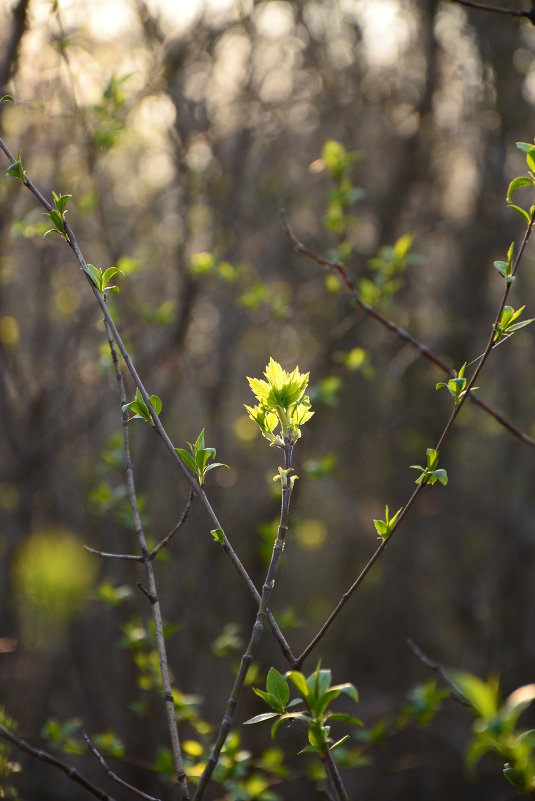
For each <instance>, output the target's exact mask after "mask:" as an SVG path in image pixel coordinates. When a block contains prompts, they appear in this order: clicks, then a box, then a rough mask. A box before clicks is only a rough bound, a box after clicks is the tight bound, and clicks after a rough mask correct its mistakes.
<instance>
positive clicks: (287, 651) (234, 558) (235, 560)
mask: <svg viewBox="0 0 535 801" xmlns="http://www.w3.org/2000/svg"><path fill="white" fill-rule="evenodd" d="M0 150H2V151H3V153H4V154H5V155H6V157H7V158H8V160H9V161H10V162H11V163H12V164H14V163H15V162H16V159H15V156H14V155H13V153H11V151H10V150H9V148H8V147H7V145H6V144H5V142H4V141H3V139H2V138H0ZM22 182H23V183H24V185H25V186H26V187H27V189H29V190H30V192H31V193H32V194H33V195H34V196H35V197H36V198H37V200H38V201H39V203H41V205H42V206H43V207H44V208H45V209H46V210H47V211H52V210H53V206H52V205H51V204H50V203H49V202H48V200H46V198H45V197H44V196H43V195H42V194H41V192H40V191H39V189H38V188H37V187H36V186H35V184H34V183H33V181H31V180H30V179H29V178H28V176H27V175H26V174H24V177H23V178H22ZM65 231H66V234H67V237H68V239H67V244H68V245H69V247H70V248H71V250H72V251H73V253H74V255H75V257H76V260H77V262H78V264H79V265H80V267H81V269H82V270H83V271H84V273H85V275H86V279H87V282H88V284H89V286H90V288H91V291H92V292H93V295H94V297H95V300H96V302H97V303H98V305H99V307H100V309H101V312H102V314H103V316H104V320H105V322H106V325H107V326H109V329H110V331H111V333H112V335H113V339H114V340H115V343H116V345H117V348H118V349H119V352H120V353H121V356H122V357H123V359H124V362H125V365H126V367H127V370H128V372H129V373H130V375H131V377H132V379H133V380H134V383H135V385H136V387H138V389H139V391H140V393H141V396H142V398H143V400H144V401H145V403H146V404H147V408H148V409H149V410H150V414H151V417H152V420H153V423H154V431H155V432H156V433H157V434H158V435H159V437H160V438H161V440H162V441H163V443H164V445H165V447H166V449H167V451H168V452H169V454H170V456H171V458H172V459H173V461H174V462H175V464H176V465H177V466H178V468H179V470H180V471H181V472H182V474H183V476H184V477H185V478H186V480H187V481H188V483H189V485H190V487H191V488H192V489H193V490H194V491H195V493H196V494H197V495H198V496H199V499H200V501H201V504H202V505H203V507H204V509H205V511H206V513H207V515H208V517H209V518H210V520H211V522H212V526H213V528H214V529H220V530H221V531H223V536H222V543H221V546H222V548H223V551H224V552H225V553H226V555H227V556H228V557H229V559H230V560H231V562H232V564H233V565H234V567H235V569H236V571H237V572H238V574H239V576H240V577H241V579H242V581H243V582H244V583H245V585H246V587H247V589H248V591H249V594H250V595H251V597H252V598H253V600H254V601H255V602H256V603H257V604H259V603H260V593H259V592H258V590H257V589H256V587H255V585H254V583H253V581H252V579H251V577H250V576H249V574H248V572H247V570H246V569H245V567H244V566H243V564H242V563H241V561H240V559H239V557H238V555H237V554H236V552H235V551H234V549H233V547H232V545H231V543H230V541H229V539H228V537H227V535H226V533H225V532H224V529H223V526H222V525H221V523H220V522H219V520H218V518H217V515H216V514H215V512H214V510H213V508H212V506H211V504H210V501H209V500H208V497H207V495H206V492H205V491H204V489H203V488H199V485H198V484H197V483H196V480H195V478H194V477H193V475H192V474H191V473H190V472H189V470H188V469H187V468H186V467H185V465H184V464H183V462H182V460H181V459H180V457H179V456H178V454H177V453H176V451H175V448H174V445H173V443H172V441H171V439H170V437H169V435H168V433H167V431H166V430H165V428H164V426H163V425H162V423H161V421H160V418H159V417H158V415H157V414H156V412H155V411H154V409H153V408H152V405H151V402H150V398H149V394H148V392H147V390H146V388H145V386H144V384H143V382H142V380H141V378H140V376H139V374H138V372H137V370H136V368H135V367H134V363H133V361H132V359H131V357H130V354H129V353H128V350H127V349H126V347H125V345H124V342H123V340H122V338H121V335H120V334H119V331H118V329H117V326H116V325H115V322H114V320H113V318H112V317H111V315H110V313H109V310H108V307H107V304H106V302H105V300H104V298H103V297H102V296H101V294H100V293H99V291H98V290H97V288H96V287H95V286H94V284H93V282H92V281H91V279H90V278H89V276H88V274H87V269H88V268H87V262H86V260H85V259H84V256H83V254H82V251H81V250H80V247H79V245H78V242H77V240H76V237H75V235H74V232H73V230H72V229H71V227H70V226H69V225H68V224H67V223H65ZM266 619H267V622H268V624H269V626H270V628H271V630H272V632H273V635H274V637H275V639H276V640H277V642H278V644H279V647H280V649H281V651H282V653H283V654H284V656H285V658H286V659H287V660H288V662H289V664H290V665H292V666H293V665H294V663H295V657H294V655H293V653H292V650H291V648H290V646H289V645H288V642H287V641H286V638H285V637H284V635H283V633H282V631H281V630H280V628H279V626H278V624H277V622H276V620H275V618H274V617H273V614H272V613H271V611H270V610H269V609H268V610H267V611H266Z"/></svg>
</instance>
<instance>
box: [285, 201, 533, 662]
mask: <svg viewBox="0 0 535 801" xmlns="http://www.w3.org/2000/svg"><path fill="white" fill-rule="evenodd" d="M534 224H535V207H533V211H532V213H531V216H530V218H529V222H528V225H527V227H526V230H525V232H524V237H523V239H522V243H521V245H520V248H519V251H518V254H517V256H516V258H515V260H514V264H513V266H512V270H511V275H513V276H515V275H516V273H517V270H518V267H519V265H520V262H521V260H522V257H523V255H524V253H525V250H526V246H527V244H528V241H529V238H530V236H531V233H532V231H533V226H534ZM298 244H300V243H298ZM305 251H306V249H305ZM307 255H308V252H307ZM312 258H314V259H315V260H317V258H316V257H315V256H314V254H312ZM321 261H322V262H324V263H327V264H329V262H326V260H325V259H322V260H321ZM336 264H339V263H336ZM337 269H338V267H337ZM340 270H341V274H342V275H344V276H345V272H344V270H343V266H341V265H340ZM340 270H339V271H340ZM346 280H347V281H348V285H349V286H351V290H352V293H354V294H355V296H356V299H357V300H358V301H359V299H358V295H356V293H355V292H354V289H353V285H352V284H351V283H350V282H349V279H346ZM511 286H512V283H511V282H509V283H507V284H506V285H505V289H504V292H503V296H502V300H501V303H500V305H499V307H498V311H497V313H496V317H495V318H494V322H493V324H492V330H491V333H490V337H489V340H488V342H487V347H486V348H485V350H484V352H483V354H482V355H481V358H480V360H479V362H478V365H477V367H476V369H475V370H474V372H473V374H472V377H471V378H470V380H469V381H468V383H467V385H466V389H465V390H464V393H463V395H462V397H461V399H460V401H459V402H458V403H457V404H456V405H455V406H454V408H453V411H452V413H451V415H450V417H449V419H448V422H447V423H446V425H445V427H444V430H443V431H442V434H441V436H440V438H439V440H438V442H437V444H436V445H435V451H436V452H437V453H438V452H439V451H440V450H441V448H442V446H443V445H444V442H445V440H446V438H447V436H448V435H449V433H450V431H451V429H452V428H453V424H454V422H455V420H456V419H457V416H458V415H459V412H460V411H461V409H462V408H463V406H464V404H465V403H466V399H467V398H471V397H472V395H471V390H472V388H473V387H474V385H475V382H476V379H477V377H478V375H479V374H480V372H481V370H482V369H483V366H484V365H485V364H486V362H487V359H488V357H489V356H490V353H491V351H492V349H493V347H494V344H495V334H496V331H497V330H498V324H499V322H500V318H501V315H502V311H503V309H504V306H505V304H506V302H507V298H508V296H509V292H510V291H511ZM359 302H360V303H361V301H359ZM363 305H364V304H363ZM425 486H426V483H425V482H424V481H422V482H421V483H419V484H418V486H417V487H416V489H415V490H414V491H413V493H412V495H411V496H410V498H409V500H408V501H407V503H406V504H405V506H404V507H403V508H402V512H401V513H400V515H399V517H398V519H397V521H396V524H395V525H394V527H393V528H392V530H391V531H390V533H389V536H388V537H387V538H386V539H384V540H383V541H382V542H381V544H380V545H379V547H378V548H377V550H376V551H375V553H374V554H373V556H372V557H371V558H370V559H369V561H368V563H367V564H366V566H365V567H364V569H363V570H362V571H361V572H360V574H359V575H358V577H357V578H356V580H355V581H354V582H353V584H352V585H351V587H350V588H349V589H348V590H347V592H345V593H344V594H343V595H342V597H341V598H340V600H339V601H338V603H337V604H336V606H335V608H334V609H333V611H332V612H331V614H330V615H329V617H328V618H327V620H326V621H325V623H324V624H323V626H322V627H321V628H320V629H319V631H318V633H317V634H316V636H315V637H314V638H313V639H312V640H311V641H310V643H309V644H308V645H307V647H306V648H305V649H304V651H303V652H302V654H301V655H300V656H299V657H298V659H297V664H298V665H299V666H301V665H302V663H303V661H304V660H305V659H306V657H307V656H308V655H309V654H310V652H311V651H312V650H313V649H314V648H315V647H316V645H317V644H318V643H319V641H320V640H321V639H322V637H323V636H324V634H325V633H326V632H327V630H328V629H329V628H330V626H331V625H332V623H333V622H334V620H335V619H336V618H337V617H338V615H339V613H340V612H341V610H342V608H343V607H344V606H345V604H346V603H347V602H348V600H349V599H350V598H351V596H352V595H353V593H354V592H355V590H356V589H357V588H358V587H359V586H360V584H361V583H362V581H363V580H364V578H365V577H366V576H367V574H368V573H369V571H370V570H371V568H372V567H373V565H374V564H375V562H376V561H377V559H378V558H379V557H380V556H381V554H382V553H383V551H384V550H385V549H386V547H387V545H388V543H389V542H390V540H391V539H392V537H393V536H394V534H395V533H396V531H397V530H398V528H399V526H400V525H401V523H402V522H403V520H404V519H405V517H406V516H407V514H408V512H409V511H410V509H411V508H412V506H413V505H414V503H415V502H416V499H417V498H418V496H419V495H420V493H421V492H422V490H423V488H424V487H425Z"/></svg>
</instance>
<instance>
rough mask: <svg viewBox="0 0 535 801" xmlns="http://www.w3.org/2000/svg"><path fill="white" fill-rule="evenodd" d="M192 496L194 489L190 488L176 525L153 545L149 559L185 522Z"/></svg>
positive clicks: (168, 541)
mask: <svg viewBox="0 0 535 801" xmlns="http://www.w3.org/2000/svg"><path fill="white" fill-rule="evenodd" d="M194 498H195V491H194V490H191V491H190V494H189V498H188V502H187V503H186V506H185V509H184V511H183V512H182V516H181V518H180V520H179V521H178V523H177V524H176V526H175V527H174V529H173V530H172V531H170V532H169V534H168V535H167V537H164V539H163V540H161V542H159V543H158V545H156V546H155V547H154V548H153V549H152V551H151V552H150V553H149V556H150V558H151V559H154V557H155V556H156V554H158V553H159V552H160V551H161V550H162V548H165V546H166V545H169V543H170V542H171V540H172V539H173V537H174V536H175V534H176V533H177V532H178V531H179V530H180V528H181V527H182V526H183V525H184V523H185V522H186V520H187V519H188V515H189V510H190V509H191V504H192V502H193V499H194Z"/></svg>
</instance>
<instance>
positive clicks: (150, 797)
mask: <svg viewBox="0 0 535 801" xmlns="http://www.w3.org/2000/svg"><path fill="white" fill-rule="evenodd" d="M84 740H85V741H86V743H87V746H88V748H89V750H90V751H91V752H92V753H93V754H94V755H95V756H96V758H97V759H98V761H99V762H100V764H101V765H102V767H103V768H104V771H105V773H106V775H107V776H109V778H110V779H111V780H112V781H114V782H117V784H120V785H121V787H124V788H125V789H126V790H130V792H131V793H134V794H135V795H138V796H139V797H140V798H145V799H146V801H160V799H159V798H156V797H155V796H153V795H148V793H144V792H142V791H141V790H138V788H137V787H134V786H133V785H131V784H128V782H125V781H124V779H121V778H120V777H119V776H117V774H116V773H114V772H113V771H112V770H111V768H109V767H108V765H107V763H106V761H105V759H104V757H103V756H102V754H101V753H100V752H99V751H98V750H97V748H96V747H95V745H94V744H93V742H92V740H91V738H90V737H89V735H88V734H86V733H85V732H84Z"/></svg>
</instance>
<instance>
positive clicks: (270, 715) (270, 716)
mask: <svg viewBox="0 0 535 801" xmlns="http://www.w3.org/2000/svg"><path fill="white" fill-rule="evenodd" d="M276 717H278V714H277V712H262V714H261V715H255V716H254V718H249V720H244V722H243V725H244V726H251V725H253V724H254V723H262V722H263V721H264V720H273V718H276Z"/></svg>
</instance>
